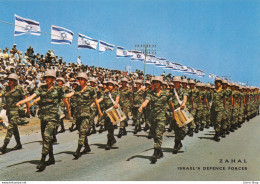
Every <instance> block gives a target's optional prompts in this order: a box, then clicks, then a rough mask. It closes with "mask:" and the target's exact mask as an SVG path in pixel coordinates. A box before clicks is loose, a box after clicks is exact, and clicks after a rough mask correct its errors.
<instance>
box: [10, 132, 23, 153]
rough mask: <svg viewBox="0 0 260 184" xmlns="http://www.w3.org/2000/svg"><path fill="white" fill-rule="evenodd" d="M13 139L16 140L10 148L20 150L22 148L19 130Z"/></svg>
mask: <svg viewBox="0 0 260 184" xmlns="http://www.w3.org/2000/svg"><path fill="white" fill-rule="evenodd" d="M14 138H15V141H16V146H15V147H13V148H12V150H20V149H22V144H21V141H20V135H19V132H18V131H17V133H16V135H15V136H14Z"/></svg>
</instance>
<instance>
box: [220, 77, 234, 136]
mask: <svg viewBox="0 0 260 184" xmlns="http://www.w3.org/2000/svg"><path fill="white" fill-rule="evenodd" d="M222 86H223V91H224V93H225V99H226V109H225V111H224V118H223V121H224V124H225V127H227V128H226V130H224V129H222V132H221V137H222V138H224V137H226V134H227V135H228V134H229V133H230V128H231V108H232V107H231V100H232V97H231V96H232V91H231V90H230V89H229V88H228V81H227V80H223V83H222Z"/></svg>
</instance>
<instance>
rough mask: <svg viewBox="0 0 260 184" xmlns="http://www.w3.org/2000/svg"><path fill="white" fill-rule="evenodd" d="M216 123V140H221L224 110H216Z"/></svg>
mask: <svg viewBox="0 0 260 184" xmlns="http://www.w3.org/2000/svg"><path fill="white" fill-rule="evenodd" d="M215 116H216V117H215V118H216V119H215V124H214V129H215V132H216V134H215V137H214V140H215V141H217V142H219V141H220V139H219V136H220V130H221V122H222V116H223V112H222V111H216V112H215Z"/></svg>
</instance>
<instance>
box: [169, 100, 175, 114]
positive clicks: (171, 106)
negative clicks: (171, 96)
mask: <svg viewBox="0 0 260 184" xmlns="http://www.w3.org/2000/svg"><path fill="white" fill-rule="evenodd" d="M169 106H170V108H171V111H172V116H173V117H174V105H173V103H172V101H170V103H169Z"/></svg>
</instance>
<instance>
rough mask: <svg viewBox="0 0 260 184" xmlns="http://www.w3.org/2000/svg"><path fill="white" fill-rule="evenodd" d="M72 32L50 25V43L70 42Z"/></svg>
mask: <svg viewBox="0 0 260 184" xmlns="http://www.w3.org/2000/svg"><path fill="white" fill-rule="evenodd" d="M72 40H73V32H72V31H71V30H68V29H65V28H63V27H58V26H54V25H52V26H51V43H53V44H69V45H70V44H71V43H72Z"/></svg>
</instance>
